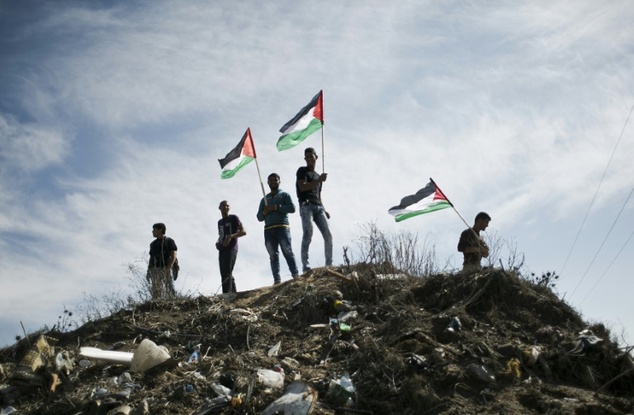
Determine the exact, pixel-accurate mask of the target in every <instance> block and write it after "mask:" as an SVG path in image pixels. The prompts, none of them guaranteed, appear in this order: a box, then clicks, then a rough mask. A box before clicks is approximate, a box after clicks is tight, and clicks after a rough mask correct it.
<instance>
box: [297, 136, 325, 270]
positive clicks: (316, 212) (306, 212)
mask: <svg viewBox="0 0 634 415" xmlns="http://www.w3.org/2000/svg"><path fill="white" fill-rule="evenodd" d="M304 160H306V166H302V167H300V168H299V169H297V182H296V183H295V190H296V191H297V199H298V201H299V214H300V216H301V217H302V231H303V235H302V251H301V258H302V271H303V272H307V271H310V263H309V261H308V249H309V248H310V242H311V241H312V239H313V222H315V225H317V229H319V232H321V236H322V237H323V238H324V254H325V257H326V266H330V265H332V234H331V233H330V228H329V227H328V219H330V214H329V213H328V212H327V211H326V209H324V206H323V204H322V202H321V186H322V183H323V182H325V181H326V179H327V178H328V173H322V174H319V173H317V172H316V171H315V164H316V163H317V153H316V152H315V149H314V148H312V147H308V148H307V149H306V150H304Z"/></svg>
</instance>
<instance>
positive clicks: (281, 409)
mask: <svg viewBox="0 0 634 415" xmlns="http://www.w3.org/2000/svg"><path fill="white" fill-rule="evenodd" d="M316 401H317V391H316V390H315V389H314V388H312V387H311V386H310V385H308V384H307V383H306V382H304V381H301V380H299V381H297V380H296V381H293V382H291V384H290V385H288V387H287V388H286V390H285V391H284V394H283V395H282V396H281V397H280V398H278V399H277V400H276V401H275V402H273V403H272V404H270V405H269V406H267V407H266V409H265V410H264V411H263V412H262V415H275V414H293V415H306V414H309V413H310V412H311V411H312V409H313V406H314V405H315V402H316Z"/></svg>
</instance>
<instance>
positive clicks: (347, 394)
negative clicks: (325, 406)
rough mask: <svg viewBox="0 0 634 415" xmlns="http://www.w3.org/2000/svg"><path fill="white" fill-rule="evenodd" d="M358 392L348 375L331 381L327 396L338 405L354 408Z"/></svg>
mask: <svg viewBox="0 0 634 415" xmlns="http://www.w3.org/2000/svg"><path fill="white" fill-rule="evenodd" d="M356 392H357V390H356V388H355V387H354V384H353V383H352V379H350V377H348V375H343V376H341V377H340V378H339V379H332V380H331V381H330V385H329V387H328V394H327V395H328V397H329V398H330V399H332V400H333V401H335V402H337V403H338V404H342V405H347V406H353V405H354V395H355V393H356Z"/></svg>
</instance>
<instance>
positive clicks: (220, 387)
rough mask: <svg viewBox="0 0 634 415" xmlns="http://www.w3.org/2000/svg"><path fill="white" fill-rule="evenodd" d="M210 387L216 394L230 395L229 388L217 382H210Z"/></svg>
mask: <svg viewBox="0 0 634 415" xmlns="http://www.w3.org/2000/svg"><path fill="white" fill-rule="evenodd" d="M211 389H213V391H214V392H216V393H217V394H218V396H224V395H230V394H231V389H229V388H228V387H226V386H223V385H220V384H218V383H212V384H211Z"/></svg>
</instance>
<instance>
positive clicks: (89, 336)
mask: <svg viewBox="0 0 634 415" xmlns="http://www.w3.org/2000/svg"><path fill="white" fill-rule="evenodd" d="M381 271H383V270H380V269H379V268H376V267H372V266H363V265H357V266H354V267H340V268H334V269H325V268H322V269H316V270H313V271H312V272H311V273H310V274H307V275H304V276H302V277H301V278H300V279H298V280H295V281H288V282H285V283H283V284H280V285H277V286H272V287H264V288H261V289H258V290H253V291H247V292H240V293H237V294H232V295H220V296H214V297H198V298H187V299H177V300H174V301H161V302H149V303H145V304H142V305H139V306H137V307H135V308H134V309H127V310H121V311H120V312H118V313H117V314H115V315H112V316H110V317H108V318H105V319H103V320H100V321H94V322H91V323H88V324H86V325H84V326H83V327H80V328H79V329H77V330H75V331H73V332H65V333H59V332H49V333H36V334H33V335H31V336H29V338H28V339H22V340H21V341H20V342H18V343H16V344H15V345H13V346H11V347H8V348H5V349H3V350H0V365H1V369H2V370H1V373H0V380H1V383H2V385H1V386H0V388H1V398H2V399H3V408H4V409H3V412H2V414H3V415H4V414H9V413H16V414H49V415H53V414H55V415H61V414H69V415H71V414H125V413H132V414H168V413H169V414H195V415H206V414H259V413H265V414H274V413H276V411H278V412H277V413H280V414H281V413H286V414H290V413H297V414H301V413H312V414H335V413H340V414H344V413H348V414H419V415H420V414H446V415H449V414H456V415H458V414H505V415H515V414H570V415H572V414H574V415H617V414H634V398H633V397H634V364H633V363H632V359H631V356H630V355H629V352H630V351H631V349H628V348H623V347H619V345H618V344H616V343H615V342H614V341H613V340H612V339H611V338H610V333H609V332H608V330H607V329H606V328H605V327H604V326H603V325H601V324H594V325H592V326H589V325H588V324H586V323H585V322H584V321H582V319H581V317H580V316H579V314H578V313H577V312H576V311H575V310H573V309H572V308H571V307H569V306H568V305H567V304H565V303H564V302H561V301H560V300H559V299H558V298H557V297H556V296H555V295H554V294H553V293H552V292H551V291H550V290H549V289H548V288H545V287H542V286H539V285H536V284H534V283H530V282H527V281H526V280H524V279H522V278H520V277H519V276H518V275H517V274H515V273H510V272H504V271H501V270H493V271H489V272H485V273H482V274H476V275H474V276H469V277H466V276H461V275H446V274H443V275H436V276H432V277H429V278H426V279H420V278H412V277H408V276H403V275H395V274H385V273H382V272H381ZM42 334H43V335H46V336H47V337H45V338H42V339H40V346H41V350H40V351H38V350H36V343H37V340H38V337H39V336H40V335H42ZM144 339H149V340H151V341H152V342H154V343H155V344H156V345H159V346H163V347H164V348H165V349H166V350H167V352H168V353H169V356H170V358H169V359H167V360H166V361H164V362H163V363H161V364H159V365H158V366H155V367H153V368H151V369H149V370H143V371H138V370H137V371H133V370H132V368H131V367H130V365H129V364H116V363H111V362H108V361H103V360H100V359H95V358H90V359H89V358H86V357H82V356H81V355H80V351H81V349H80V348H81V347H96V348H99V349H101V350H103V351H108V350H114V351H117V352H120V353H122V352H128V353H127V354H128V355H131V354H134V352H135V351H137V348H139V344H140V343H141V341H142V340H144ZM44 342H45V343H46V344H43V343H44ZM123 354H124V355H125V354H126V353H123ZM56 378H57V379H58V381H57V382H56V381H55V379H56ZM275 381H278V382H280V381H283V383H280V384H277V385H276V384H275ZM297 381H299V382H297ZM292 382H294V383H292ZM291 383H292V384H291ZM52 385H54V386H53V387H52ZM288 388H290V391H289V390H288ZM293 388H295V389H297V388H300V389H299V390H300V391H301V393H299V394H298V395H292V394H290V393H289V394H287V395H285V398H289V399H290V398H291V397H293V398H295V399H296V401H297V400H299V401H301V402H300V403H301V405H304V408H303V409H302V408H300V406H301V405H300V404H298V405H297V406H295V408H296V409H295V410H293V411H291V410H288V409H287V410H284V409H276V407H274V405H275V404H274V401H276V400H278V398H280V397H282V395H283V394H284V392H285V389H286V390H287V392H292V391H293V390H294V389H293ZM51 389H54V391H52V390H51ZM298 396H299V397H298ZM311 399H314V402H313V404H312V406H311V405H309V404H310V400H311ZM278 404H279V401H278ZM267 408H268V409H267ZM277 408H279V406H278V407H277Z"/></svg>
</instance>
